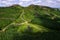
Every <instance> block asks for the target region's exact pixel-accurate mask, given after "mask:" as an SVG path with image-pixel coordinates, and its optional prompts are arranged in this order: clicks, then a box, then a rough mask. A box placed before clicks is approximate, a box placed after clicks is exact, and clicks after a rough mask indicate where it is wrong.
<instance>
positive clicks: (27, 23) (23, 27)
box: [0, 5, 60, 40]
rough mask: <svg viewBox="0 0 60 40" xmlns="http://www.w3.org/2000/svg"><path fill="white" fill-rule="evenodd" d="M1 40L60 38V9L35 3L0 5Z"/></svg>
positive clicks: (50, 39) (57, 39) (52, 39)
mask: <svg viewBox="0 0 60 40" xmlns="http://www.w3.org/2000/svg"><path fill="white" fill-rule="evenodd" d="M0 40H60V10H59V9H57V8H50V7H43V6H33V5H31V6H29V7H21V6H18V5H16V6H11V7H5V8H4V7H0Z"/></svg>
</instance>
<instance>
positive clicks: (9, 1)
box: [0, 0, 60, 8]
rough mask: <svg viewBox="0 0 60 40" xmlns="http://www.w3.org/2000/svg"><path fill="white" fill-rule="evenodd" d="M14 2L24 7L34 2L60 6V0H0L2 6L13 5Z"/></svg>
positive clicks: (54, 6)
mask: <svg viewBox="0 0 60 40" xmlns="http://www.w3.org/2000/svg"><path fill="white" fill-rule="evenodd" d="M14 4H18V5H20V6H23V7H27V6H29V5H31V4H34V5H43V6H49V7H53V8H60V0H0V7H7V6H12V5H14Z"/></svg>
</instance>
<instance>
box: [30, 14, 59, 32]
mask: <svg viewBox="0 0 60 40" xmlns="http://www.w3.org/2000/svg"><path fill="white" fill-rule="evenodd" d="M51 16H53V15H52V14H51ZM36 18H37V19H39V21H40V22H36ZM58 21H60V18H58V17H56V18H54V19H51V18H50V16H49V15H40V14H38V13H37V14H35V19H33V20H32V21H31V23H33V24H38V25H42V26H43V27H46V28H49V29H52V30H58V31H59V30H60V22H58Z"/></svg>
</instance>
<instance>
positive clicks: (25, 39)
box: [13, 31, 60, 40]
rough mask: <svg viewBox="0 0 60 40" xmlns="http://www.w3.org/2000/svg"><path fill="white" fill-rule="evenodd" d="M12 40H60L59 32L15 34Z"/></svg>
mask: <svg viewBox="0 0 60 40" xmlns="http://www.w3.org/2000/svg"><path fill="white" fill-rule="evenodd" d="M13 40H60V32H42V33H41V32H36V33H33V32H27V31H26V32H24V33H23V34H19V33H17V34H15V35H14V37H13Z"/></svg>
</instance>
